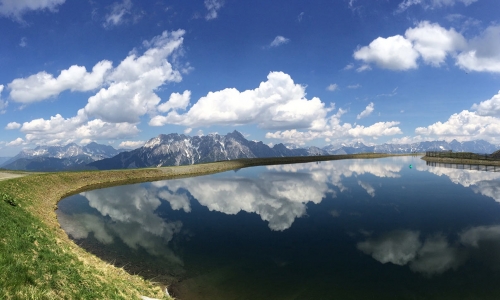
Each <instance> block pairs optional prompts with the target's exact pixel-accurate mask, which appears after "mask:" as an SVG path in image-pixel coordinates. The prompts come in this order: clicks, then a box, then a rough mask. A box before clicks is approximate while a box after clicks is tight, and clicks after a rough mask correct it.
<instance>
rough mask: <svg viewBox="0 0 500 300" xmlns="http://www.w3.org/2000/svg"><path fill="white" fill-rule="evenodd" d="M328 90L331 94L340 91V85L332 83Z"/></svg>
mask: <svg viewBox="0 0 500 300" xmlns="http://www.w3.org/2000/svg"><path fill="white" fill-rule="evenodd" d="M326 89H327V90H328V91H330V92H333V91H336V90H338V89H339V85H338V84H336V83H332V84H330V85H329V86H327V87H326Z"/></svg>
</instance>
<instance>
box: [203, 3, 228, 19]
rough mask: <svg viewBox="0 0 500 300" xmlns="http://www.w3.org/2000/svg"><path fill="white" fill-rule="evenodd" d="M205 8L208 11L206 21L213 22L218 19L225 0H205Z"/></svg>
mask: <svg viewBox="0 0 500 300" xmlns="http://www.w3.org/2000/svg"><path fill="white" fill-rule="evenodd" d="M204 3H205V7H206V8H207V10H208V13H207V15H206V16H205V19H206V20H213V19H216V18H217V15H218V12H219V10H220V9H221V8H222V6H224V1H223V0H205V2H204Z"/></svg>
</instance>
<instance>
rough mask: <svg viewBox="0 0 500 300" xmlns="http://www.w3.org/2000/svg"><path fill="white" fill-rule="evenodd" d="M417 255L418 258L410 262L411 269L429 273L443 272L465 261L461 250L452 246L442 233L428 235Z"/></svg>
mask: <svg viewBox="0 0 500 300" xmlns="http://www.w3.org/2000/svg"><path fill="white" fill-rule="evenodd" d="M417 255H418V257H417V259H416V260H413V261H412V262H410V270H412V271H413V272H419V273H424V274H427V275H433V274H441V273H444V272H445V271H447V270H449V269H456V268H458V267H459V266H460V265H461V264H462V262H463V259H461V256H462V255H460V251H459V250H458V249H457V248H455V247H451V246H450V245H449V244H448V241H447V239H446V238H445V237H444V236H442V235H441V234H436V235H433V236H430V237H428V238H427V239H426V240H425V242H424V245H423V246H422V248H420V249H419V250H418V254H417Z"/></svg>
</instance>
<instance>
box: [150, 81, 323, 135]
mask: <svg viewBox="0 0 500 300" xmlns="http://www.w3.org/2000/svg"><path fill="white" fill-rule="evenodd" d="M167 103H168V102H167ZM328 111H329V109H328V108H326V107H325V104H324V103H323V102H321V100H320V99H319V98H315V97H314V98H312V99H310V100H309V99H307V98H306V93H305V87H304V86H302V85H300V84H295V83H294V82H293V80H292V78H291V77H290V75H288V74H285V73H283V72H271V73H269V75H268V76H267V81H265V82H262V83H261V84H260V85H259V87H258V88H256V89H253V90H246V91H243V92H240V91H238V90H237V89H235V88H227V89H224V90H222V91H217V92H210V93H208V94H207V95H206V96H205V97H202V98H200V99H199V100H198V101H197V102H196V103H195V104H193V105H192V106H191V108H190V109H189V111H187V112H186V113H184V114H179V113H178V112H177V111H175V110H174V111H171V112H170V113H168V114H167V115H166V116H162V115H159V116H156V117H154V118H152V119H151V121H150V123H149V124H150V125H152V126H162V125H165V124H177V125H184V126H187V127H201V126H210V125H233V126H234V125H243V124H257V125H258V126H259V127H261V128H266V129H268V128H287V127H288V128H290V127H292V128H293V127H295V128H314V127H321V126H323V125H324V124H322V123H323V122H324V118H325V117H326V114H327V112H328Z"/></svg>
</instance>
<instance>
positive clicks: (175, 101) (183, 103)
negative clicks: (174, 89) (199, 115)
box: [158, 90, 191, 113]
mask: <svg viewBox="0 0 500 300" xmlns="http://www.w3.org/2000/svg"><path fill="white" fill-rule="evenodd" d="M190 99H191V91H188V90H186V91H184V93H182V94H179V93H172V94H171V95H170V98H169V99H168V101H167V102H165V103H162V104H160V105H158V111H159V112H161V113H166V112H169V111H170V110H173V109H182V110H185V109H186V107H187V106H188V105H189V101H190Z"/></svg>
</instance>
